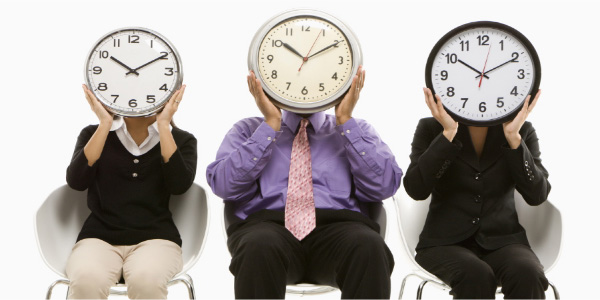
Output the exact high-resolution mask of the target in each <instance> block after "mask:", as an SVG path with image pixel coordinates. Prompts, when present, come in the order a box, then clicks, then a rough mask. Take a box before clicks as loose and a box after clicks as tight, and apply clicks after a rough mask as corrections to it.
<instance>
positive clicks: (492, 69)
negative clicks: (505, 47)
mask: <svg viewBox="0 0 600 300" xmlns="http://www.w3.org/2000/svg"><path fill="white" fill-rule="evenodd" d="M514 60H515V58H513V59H511V60H509V61H507V62H504V63H502V64H500V65H498V66H496V67H494V68H491V69H489V70H488V71H487V72H484V73H483V76H485V74H487V73H489V72H491V71H494V70H496V69H498V68H500V67H502V66H504V65H506V64H508V63H510V62H513V61H514ZM479 76H481V75H478V76H477V77H475V78H479Z"/></svg>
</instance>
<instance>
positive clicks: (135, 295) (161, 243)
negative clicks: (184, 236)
mask: <svg viewBox="0 0 600 300" xmlns="http://www.w3.org/2000/svg"><path fill="white" fill-rule="evenodd" d="M182 267H183V262H182V258H181V247H179V246H178V245H177V244H175V243H173V242H171V241H167V240H159V239H156V240H148V241H144V242H142V243H139V244H137V245H131V246H113V245H110V244H108V243H106V242H104V241H102V240H100V239H83V240H81V241H79V242H77V244H75V246H74V247H73V252H71V256H70V257H69V260H68V262H67V277H68V278H69V281H70V282H71V283H70V286H69V295H68V298H69V299H107V298H108V293H109V291H110V288H111V287H112V286H114V285H115V283H117V282H118V281H119V279H120V278H121V275H123V278H124V279H125V283H126V284H127V294H128V296H129V298H131V299H166V298H167V282H169V280H171V279H172V278H173V276H175V275H176V274H177V273H179V272H180V271H181V269H182Z"/></svg>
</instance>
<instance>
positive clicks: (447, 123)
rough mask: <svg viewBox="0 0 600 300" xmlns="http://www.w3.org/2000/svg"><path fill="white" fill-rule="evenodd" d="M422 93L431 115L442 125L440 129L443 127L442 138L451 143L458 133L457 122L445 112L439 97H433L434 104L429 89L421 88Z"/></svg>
mask: <svg viewBox="0 0 600 300" xmlns="http://www.w3.org/2000/svg"><path fill="white" fill-rule="evenodd" d="M423 93H424V94H425V103H427V106H428V107H429V110H430V111H431V115H432V116H433V117H434V118H435V119H436V120H437V121H438V122H439V123H440V124H441V125H442V127H444V132H443V134H444V136H445V137H446V138H447V139H448V140H449V141H450V142H452V140H453V139H454V136H455V135H456V132H457V131H458V122H456V121H454V119H453V118H452V117H451V116H450V115H449V114H448V113H447V112H446V110H445V109H444V106H443V105H442V99H441V98H440V96H439V95H435V97H436V99H437V102H436V101H435V100H434V99H433V94H432V93H431V90H430V89H428V88H423Z"/></svg>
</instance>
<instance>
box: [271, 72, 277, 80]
mask: <svg viewBox="0 0 600 300" xmlns="http://www.w3.org/2000/svg"><path fill="white" fill-rule="evenodd" d="M271 78H273V79H277V70H273V71H272V72H271Z"/></svg>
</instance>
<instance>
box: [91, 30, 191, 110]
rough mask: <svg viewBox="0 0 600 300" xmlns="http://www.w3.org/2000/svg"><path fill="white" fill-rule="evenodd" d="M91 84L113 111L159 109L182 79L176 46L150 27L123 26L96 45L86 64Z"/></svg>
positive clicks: (95, 92)
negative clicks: (126, 27)
mask: <svg viewBox="0 0 600 300" xmlns="http://www.w3.org/2000/svg"><path fill="white" fill-rule="evenodd" d="M85 76H86V80H87V83H88V87H89V88H90V89H91V90H92V91H93V92H94V94H95V95H96V97H97V98H98V99H99V100H100V101H101V102H102V103H103V104H104V105H105V106H106V107H107V109H108V110H110V111H111V112H113V113H115V114H118V115H122V116H128V117H138V116H147V115H151V114H154V113H156V112H158V111H159V110H160V109H161V108H162V107H163V106H164V105H165V104H166V102H167V101H168V100H169V98H170V96H171V95H172V94H173V92H174V91H176V90H177V89H178V88H179V87H180V86H181V82H182V80H183V72H182V69H181V61H180V58H179V55H178V54H177V51H176V50H175V48H174V47H173V46H172V45H171V44H170V43H169V42H168V41H167V40H166V39H165V38H164V37H162V36H161V35H159V34H158V33H156V32H153V31H151V30H148V29H143V28H130V29H120V30H117V31H114V32H111V33H109V34H107V35H106V36H104V37H103V38H102V39H100V41H98V43H97V44H96V45H95V46H94V48H93V49H92V51H90V54H89V56H88V60H87V62H86V66H85Z"/></svg>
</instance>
